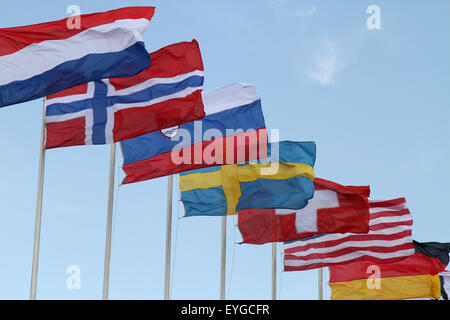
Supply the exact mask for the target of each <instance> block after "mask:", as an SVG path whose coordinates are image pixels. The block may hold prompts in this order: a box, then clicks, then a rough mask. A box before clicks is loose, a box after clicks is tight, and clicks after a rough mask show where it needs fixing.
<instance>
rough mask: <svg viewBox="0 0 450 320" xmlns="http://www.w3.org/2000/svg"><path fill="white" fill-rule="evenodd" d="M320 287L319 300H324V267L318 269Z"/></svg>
mask: <svg viewBox="0 0 450 320" xmlns="http://www.w3.org/2000/svg"><path fill="white" fill-rule="evenodd" d="M317 280H318V286H319V287H318V289H319V291H318V292H319V300H323V268H319V270H318V279H317Z"/></svg>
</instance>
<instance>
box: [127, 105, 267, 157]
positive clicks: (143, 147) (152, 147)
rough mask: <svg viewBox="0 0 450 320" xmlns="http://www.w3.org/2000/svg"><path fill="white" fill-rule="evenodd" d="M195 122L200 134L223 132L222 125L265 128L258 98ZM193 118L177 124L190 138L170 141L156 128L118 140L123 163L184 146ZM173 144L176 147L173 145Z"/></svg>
mask: <svg viewBox="0 0 450 320" xmlns="http://www.w3.org/2000/svg"><path fill="white" fill-rule="evenodd" d="M194 122H196V123H197V126H198V125H199V124H201V129H202V132H201V135H202V137H203V134H204V133H205V131H206V130H209V129H217V130H219V131H220V132H221V133H222V135H223V136H226V133H227V132H226V129H231V130H236V129H242V130H243V131H248V130H250V129H254V130H257V129H261V128H265V122H264V117H263V114H262V110H261V100H257V101H255V102H253V103H251V104H248V105H245V106H240V107H236V108H233V109H229V110H225V111H222V112H218V113H214V114H210V115H207V116H206V117H204V118H203V119H202V120H197V121H194ZM194 122H189V123H184V124H182V125H180V126H179V128H180V129H184V130H186V132H187V133H189V135H190V138H191V139H190V140H189V139H187V140H186V141H184V140H183V137H181V139H180V141H172V140H171V139H170V138H167V137H165V136H163V135H162V134H161V133H160V132H159V131H156V132H150V133H148V134H145V135H142V136H139V137H136V138H133V139H129V140H125V141H121V143H120V144H121V146H122V151H123V156H124V164H129V163H133V162H137V161H141V160H145V159H150V158H153V157H154V156H156V155H158V154H161V153H165V152H171V151H172V150H176V149H181V148H184V147H188V146H190V145H192V144H193V143H195V142H201V141H194V138H195V136H196V135H195V134H194V128H195V127H194ZM175 147H176V148H175Z"/></svg>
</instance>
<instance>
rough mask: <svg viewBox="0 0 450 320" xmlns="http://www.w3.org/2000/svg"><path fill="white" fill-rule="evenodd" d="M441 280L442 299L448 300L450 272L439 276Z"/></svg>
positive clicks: (449, 294) (444, 272)
mask: <svg viewBox="0 0 450 320" xmlns="http://www.w3.org/2000/svg"><path fill="white" fill-rule="evenodd" d="M439 279H440V280H441V299H442V300H448V297H449V296H450V271H443V272H441V273H440V274H439Z"/></svg>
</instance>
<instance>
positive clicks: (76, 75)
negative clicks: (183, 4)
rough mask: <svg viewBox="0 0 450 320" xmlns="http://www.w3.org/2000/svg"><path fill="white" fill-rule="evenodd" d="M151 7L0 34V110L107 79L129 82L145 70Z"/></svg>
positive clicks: (95, 14)
mask: <svg viewBox="0 0 450 320" xmlns="http://www.w3.org/2000/svg"><path fill="white" fill-rule="evenodd" d="M154 12H155V8H154V7H129V8H122V9H117V10H112V11H107V12H102V13H94V14H87V15H81V16H80V20H79V21H80V28H74V27H69V26H68V22H67V19H62V20H59V21H54V22H47V23H41V24H35V25H30V26H24V27H13V28H3V29H0V107H4V106H8V105H12V104H16V103H20V102H25V101H29V100H33V99H37V98H41V97H45V96H47V95H50V94H54V93H57V92H59V91H62V90H65V89H68V88H71V87H74V86H77V85H79V84H82V83H86V82H89V81H94V80H100V79H104V78H110V77H130V76H133V75H135V74H137V73H138V72H140V71H142V70H144V69H146V68H148V67H149V66H150V59H149V57H148V52H147V51H146V50H145V46H144V42H143V39H142V33H143V32H144V31H145V30H146V29H147V27H148V24H149V22H150V20H151V18H152V17H153V14H154Z"/></svg>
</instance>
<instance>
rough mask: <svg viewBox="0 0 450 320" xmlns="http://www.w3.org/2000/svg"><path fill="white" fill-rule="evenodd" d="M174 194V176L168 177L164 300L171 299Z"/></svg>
mask: <svg viewBox="0 0 450 320" xmlns="http://www.w3.org/2000/svg"><path fill="white" fill-rule="evenodd" d="M172 192H173V176H168V177H167V221H166V271H165V274H164V300H169V299H170V255H171V251H172Z"/></svg>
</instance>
